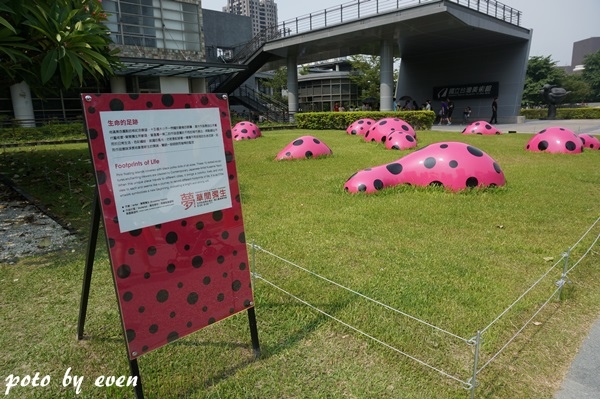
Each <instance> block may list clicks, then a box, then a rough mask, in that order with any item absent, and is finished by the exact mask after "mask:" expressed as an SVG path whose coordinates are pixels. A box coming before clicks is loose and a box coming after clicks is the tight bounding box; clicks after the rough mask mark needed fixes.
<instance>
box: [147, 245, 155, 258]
mask: <svg viewBox="0 0 600 399" xmlns="http://www.w3.org/2000/svg"><path fill="white" fill-rule="evenodd" d="M146 252H147V253H148V255H150V256H154V255H156V247H154V246H152V247H148V249H147V250H146Z"/></svg>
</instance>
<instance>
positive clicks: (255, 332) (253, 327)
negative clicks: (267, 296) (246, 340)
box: [248, 307, 260, 358]
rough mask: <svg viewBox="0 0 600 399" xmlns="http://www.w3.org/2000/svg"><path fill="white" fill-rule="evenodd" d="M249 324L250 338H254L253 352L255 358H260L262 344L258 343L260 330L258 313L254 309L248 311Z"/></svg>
mask: <svg viewBox="0 0 600 399" xmlns="http://www.w3.org/2000/svg"><path fill="white" fill-rule="evenodd" d="M248 322H249V323H250V337H251V338H252V350H254V357H255V358H259V357H260V343H259V342H258V328H257V326H256V313H255V312H254V307H251V308H249V309H248Z"/></svg>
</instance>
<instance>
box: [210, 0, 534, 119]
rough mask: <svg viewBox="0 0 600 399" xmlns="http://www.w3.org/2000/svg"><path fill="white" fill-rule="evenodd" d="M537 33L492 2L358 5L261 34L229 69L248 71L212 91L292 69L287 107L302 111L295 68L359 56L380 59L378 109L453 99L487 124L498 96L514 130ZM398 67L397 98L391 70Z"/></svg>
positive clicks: (370, 1) (361, 0)
mask: <svg viewBox="0 0 600 399" xmlns="http://www.w3.org/2000/svg"><path fill="white" fill-rule="evenodd" d="M531 37H532V31H531V30H530V29H527V28H524V27H523V26H522V14H521V12H520V11H518V10H516V9H514V8H512V7H510V6H508V5H506V4H503V3H500V2H497V1H495V0H355V1H352V2H349V3H344V4H340V5H339V6H336V7H332V8H328V9H325V10H322V11H318V12H315V13H310V14H307V15H304V16H300V17H297V18H294V19H292V20H288V21H284V22H282V23H280V24H279V25H278V26H276V27H273V28H271V29H269V30H268V31H264V32H261V34H260V35H258V36H257V37H255V38H254V39H253V41H251V42H250V43H248V44H247V45H246V46H245V47H244V48H242V49H241V50H240V51H239V52H238V53H237V54H235V55H234V59H233V60H231V61H230V62H231V63H235V64H245V65H247V66H248V68H247V69H246V70H245V71H243V72H239V73H237V74H235V75H232V76H230V77H229V79H227V80H226V81H224V82H223V83H222V84H221V85H220V86H219V87H218V88H217V89H216V90H215V91H219V92H232V91H233V90H235V88H236V87H238V86H239V85H240V84H241V83H242V82H243V81H245V80H246V79H247V78H248V77H249V76H251V75H252V74H253V73H255V72H256V71H258V70H259V69H260V68H265V69H275V68H277V67H279V66H283V65H285V66H287V67H288V106H289V111H290V114H291V115H293V114H294V113H295V112H296V111H297V110H298V100H297V98H298V97H297V96H298V81H297V69H296V68H297V65H300V64H305V63H309V62H315V61H320V60H325V59H330V58H337V57H345V56H350V55H354V54H366V55H378V56H380V57H381V75H380V78H381V81H380V107H381V108H380V109H381V110H384V111H386V110H391V109H392V101H393V97H395V96H398V97H400V96H402V95H410V96H411V97H413V98H415V99H419V101H420V102H422V101H424V100H425V99H432V100H434V101H435V100H438V99H441V97H446V96H449V97H451V98H452V99H453V101H454V102H455V106H456V110H457V113H458V111H459V110H461V109H462V108H463V105H464V106H466V105H469V106H470V107H471V108H472V109H473V117H475V118H477V117H478V116H481V117H482V118H484V116H485V118H488V117H489V115H490V114H491V111H490V110H491V102H492V98H493V97H495V96H499V97H500V99H499V102H498V115H499V119H500V121H501V122H503V121H504V122H514V121H516V117H517V115H518V113H519V110H520V106H521V97H522V90H523V86H524V82H525V72H526V68H527V60H528V56H529V45H530V41H531ZM394 58H400V59H401V66H400V73H399V79H398V82H397V86H396V90H395V92H394V81H393V62H394Z"/></svg>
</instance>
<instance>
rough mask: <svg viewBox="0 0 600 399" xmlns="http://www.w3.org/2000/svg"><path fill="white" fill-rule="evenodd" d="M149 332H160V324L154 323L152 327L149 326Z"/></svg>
mask: <svg viewBox="0 0 600 399" xmlns="http://www.w3.org/2000/svg"><path fill="white" fill-rule="evenodd" d="M148 332H149V333H150V334H156V333H157V332H158V324H152V325H151V326H150V328H148Z"/></svg>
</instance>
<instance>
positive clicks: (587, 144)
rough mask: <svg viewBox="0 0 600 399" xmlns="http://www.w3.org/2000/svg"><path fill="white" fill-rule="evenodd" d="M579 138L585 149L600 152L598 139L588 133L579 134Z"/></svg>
mask: <svg viewBox="0 0 600 399" xmlns="http://www.w3.org/2000/svg"><path fill="white" fill-rule="evenodd" d="M577 137H579V140H581V142H582V143H583V147H584V148H589V149H591V150H600V140H598V137H596V136H593V135H591V134H587V133H582V134H579V135H577Z"/></svg>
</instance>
